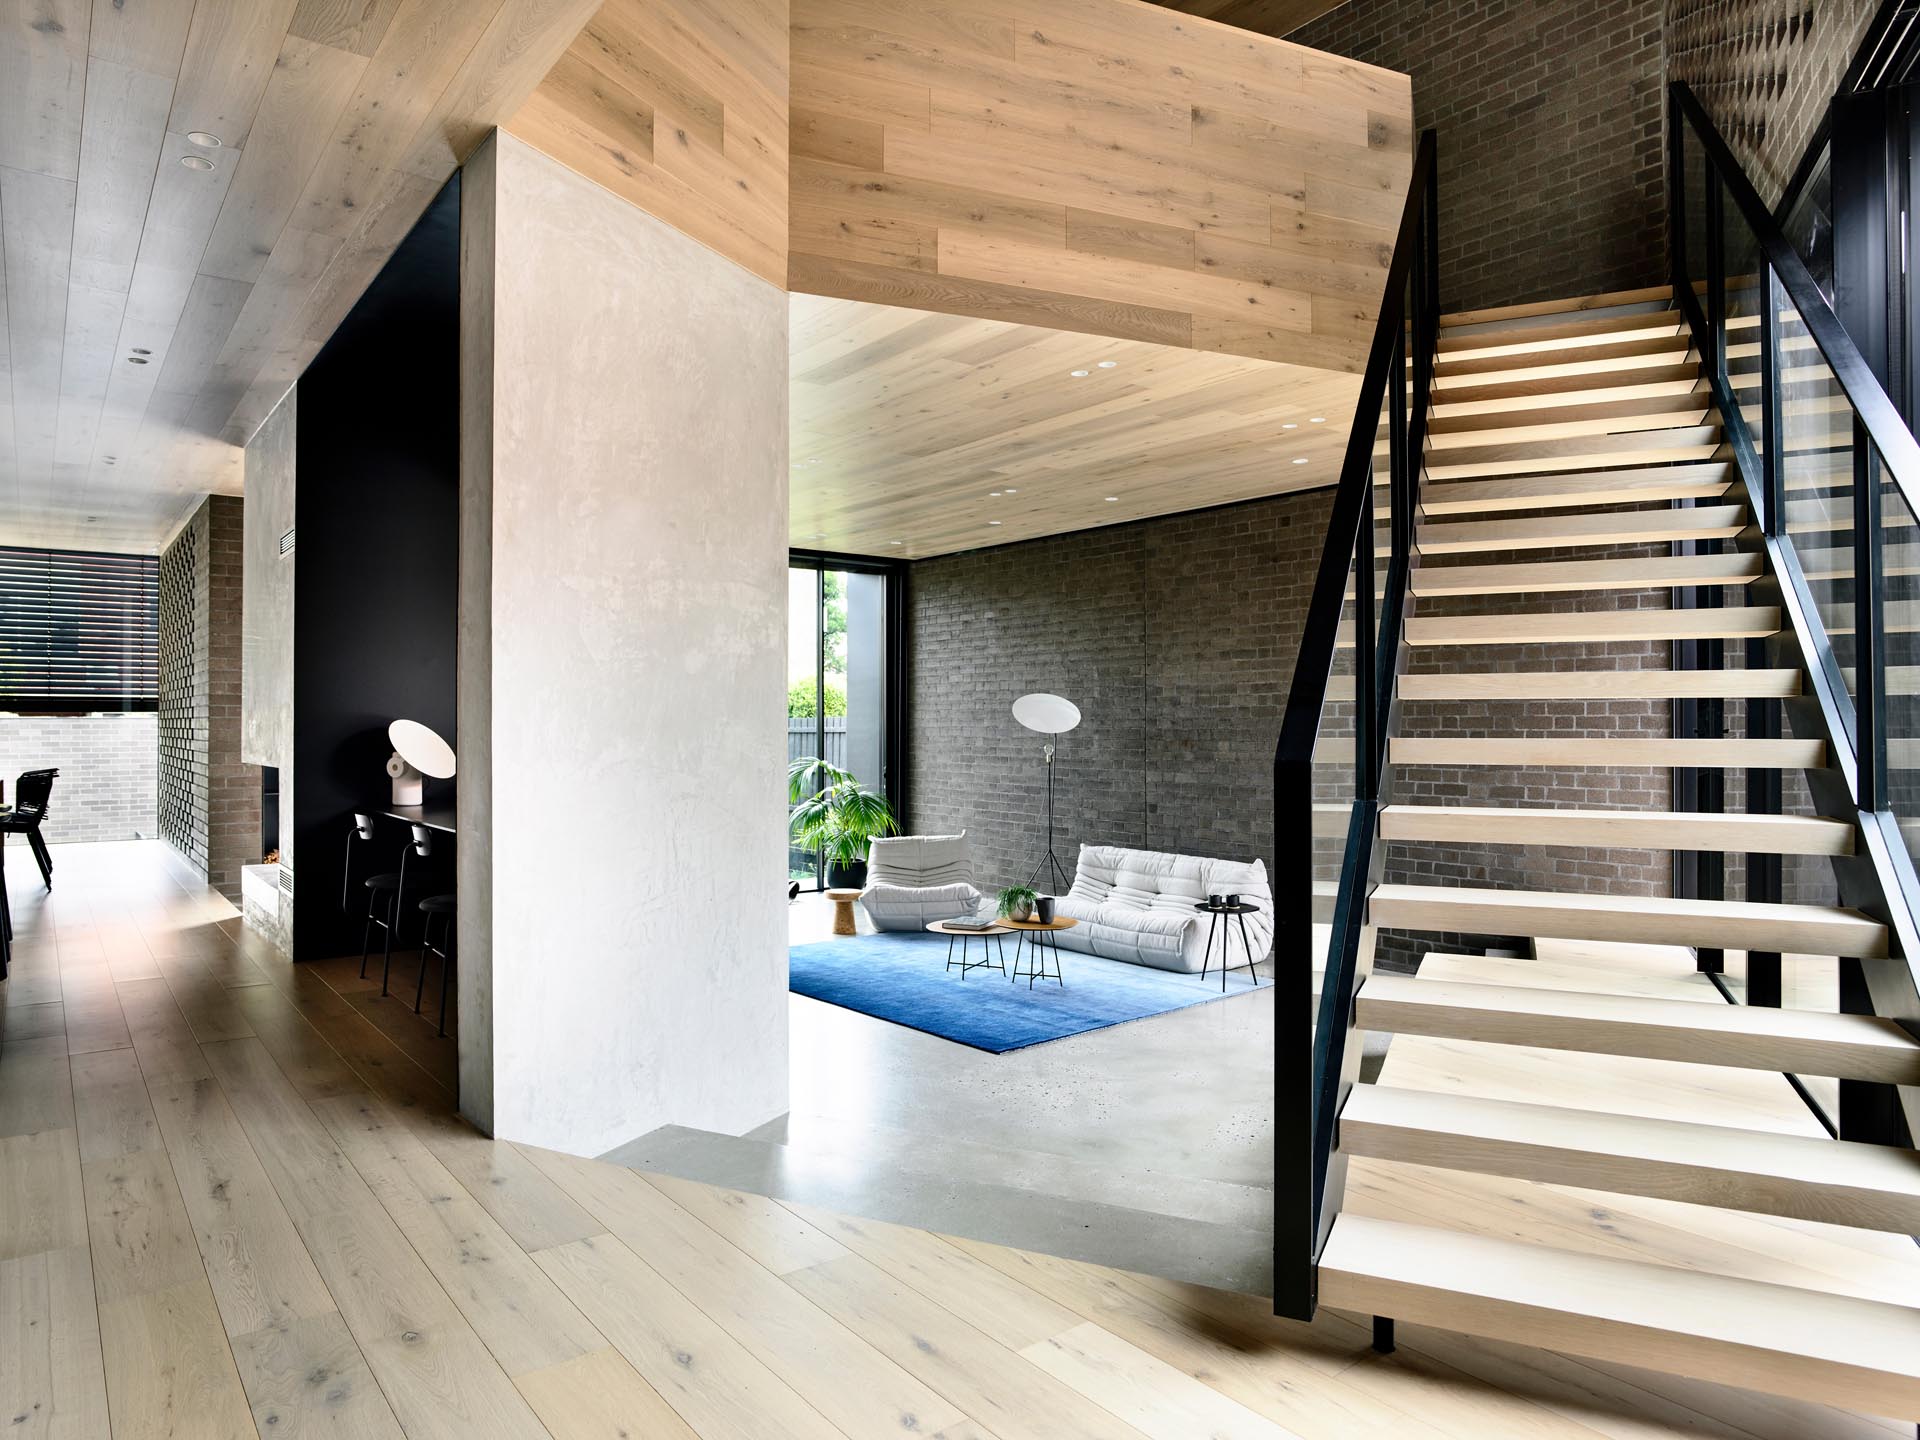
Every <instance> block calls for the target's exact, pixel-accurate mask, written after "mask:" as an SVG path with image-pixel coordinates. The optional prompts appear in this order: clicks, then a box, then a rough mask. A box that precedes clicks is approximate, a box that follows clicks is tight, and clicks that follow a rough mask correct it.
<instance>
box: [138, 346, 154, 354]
mask: <svg viewBox="0 0 1920 1440" xmlns="http://www.w3.org/2000/svg"><path fill="white" fill-rule="evenodd" d="M133 353H134V354H136V355H151V354H152V353H153V351H151V350H142V349H141V348H140V347H139V346H138V345H136V346H134V347H133Z"/></svg>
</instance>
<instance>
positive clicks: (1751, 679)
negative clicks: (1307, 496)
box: [1399, 567, 1920, 700]
mask: <svg viewBox="0 0 1920 1440" xmlns="http://www.w3.org/2000/svg"><path fill="white" fill-rule="evenodd" d="M1490 568H1493V567H1490ZM1414 573H1415V574H1416V575H1417V574H1418V573H1419V572H1418V571H1415V572H1414ZM1916 684H1920V677H1917V678H1916ZM1399 692H1400V698H1401V699H1402V700H1626V699H1657V700H1671V699H1686V698H1711V697H1715V696H1718V697H1721V698H1725V699H1733V698H1754V697H1760V698H1788V697H1791V696H1795V695H1798V694H1799V693H1800V672H1799V671H1798V670H1502V671H1492V672H1479V673H1473V672H1466V671H1455V672H1452V673H1435V674H1428V675H1402V676H1401V677H1400V680H1399Z"/></svg>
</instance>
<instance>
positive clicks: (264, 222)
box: [199, 35, 367, 281]
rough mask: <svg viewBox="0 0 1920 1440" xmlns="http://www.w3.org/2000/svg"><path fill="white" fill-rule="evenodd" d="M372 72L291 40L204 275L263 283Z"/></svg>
mask: <svg viewBox="0 0 1920 1440" xmlns="http://www.w3.org/2000/svg"><path fill="white" fill-rule="evenodd" d="M366 66H367V61H366V57H365V56H362V55H357V54H355V53H353V52H352V51H349V50H344V49H335V48H333V47H332V46H329V45H322V44H317V43H315V42H313V41H311V40H306V39H303V38H301V37H300V36H297V35H289V36H288V37H287V39H286V40H285V42H284V43H283V44H282V46H281V49H280V59H279V62H278V63H277V64H276V65H275V66H274V71H273V78H272V79H271V80H269V81H268V82H267V88H266V92H265V94H264V95H263V96H262V97H261V100H260V109H259V112H258V114H257V115H256V116H255V118H254V122H253V127H252V131H251V134H252V136H253V143H252V144H251V145H249V146H248V148H247V150H246V152H245V153H244V154H242V156H241V157H240V163H239V165H238V167H237V168H236V169H235V171H234V176H233V183H232V185H231V186H230V188H229V189H228V191H227V198H226V202H225V204H224V205H222V206H221V209H220V215H219V218H218V219H217V220H216V221H215V223H214V227H213V234H212V235H211V237H209V239H208V241H207V248H206V250H205V252H204V253H203V255H202V256H201V259H200V266H199V268H200V271H201V273H203V274H206V275H218V276H222V277H223V278H225V279H228V280H246V281H252V280H257V279H259V277H260V272H261V271H262V270H264V269H265V268H266V264H267V257H268V256H269V255H271V254H272V253H273V247H274V244H275V242H277V241H278V240H279V238H280V235H281V232H282V231H284V230H285V229H286V228H287V222H288V221H289V220H290V219H291V218H292V215H293V211H294V207H295V206H296V205H297V204H298V203H299V200H300V195H301V192H302V191H304V190H305V189H306V186H307V182H308V180H309V179H310V178H311V177H312V175H313V171H314V168H315V166H317V165H318V164H319V163H320V155H321V152H322V151H324V150H325V149H326V145H327V141H328V138H329V137H330V136H331V135H332V134H333V132H334V127H335V126H336V125H337V124H338V123H339V121H340V116H341V114H342V113H343V112H344V111H345V110H346V107H347V101H348V100H349V99H350V98H352V95H353V93H354V90H355V88H356V87H357V86H358V85H359V83H360V76H361V73H362V72H363V71H364V70H365V69H366Z"/></svg>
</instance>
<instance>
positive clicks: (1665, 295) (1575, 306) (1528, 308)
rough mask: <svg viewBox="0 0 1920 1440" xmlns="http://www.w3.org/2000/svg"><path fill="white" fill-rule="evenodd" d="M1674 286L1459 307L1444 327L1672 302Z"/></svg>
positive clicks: (1446, 318)
mask: <svg viewBox="0 0 1920 1440" xmlns="http://www.w3.org/2000/svg"><path fill="white" fill-rule="evenodd" d="M1672 300H1673V287H1672V286H1671V285H1648V286H1643V287H1640V288H1638V289H1632V290H1609V291H1606V292H1604V293H1602V294H1599V295H1580V296H1576V297H1574V298H1572V299H1567V300H1529V301H1527V302H1525V303H1523V304H1519V305H1495V306H1490V307H1488V308H1486V309H1482V310H1455V311H1453V312H1451V313H1450V314H1446V315H1442V316H1441V317H1440V325H1441V328H1442V329H1447V330H1452V329H1457V328H1460V327H1462V326H1467V325H1488V324H1494V323H1497V322H1499V321H1502V320H1527V319H1533V318H1535V317H1536V316H1541V315H1576V314H1580V313H1583V312H1586V311H1592V310H1611V309H1613V308H1614V307H1616V306H1621V305H1647V304H1670V303H1672Z"/></svg>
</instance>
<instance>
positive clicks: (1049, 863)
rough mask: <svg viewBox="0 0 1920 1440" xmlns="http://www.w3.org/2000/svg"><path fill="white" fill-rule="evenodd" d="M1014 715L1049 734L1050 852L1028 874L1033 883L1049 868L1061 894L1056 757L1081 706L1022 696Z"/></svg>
mask: <svg viewBox="0 0 1920 1440" xmlns="http://www.w3.org/2000/svg"><path fill="white" fill-rule="evenodd" d="M1013 718H1014V719H1015V720H1018V721H1019V722H1020V723H1021V724H1022V725H1024V726H1026V728H1027V729H1029V730H1032V731H1034V732H1035V733H1036V734H1040V735H1045V736H1046V737H1048V738H1047V743H1046V745H1045V746H1043V747H1042V748H1041V751H1040V754H1041V757H1042V758H1043V759H1044V760H1045V762H1046V766H1047V852H1046V854H1044V855H1042V856H1041V857H1040V859H1039V861H1038V862H1037V863H1036V864H1035V865H1034V867H1033V873H1032V874H1031V875H1029V876H1027V884H1028V885H1032V884H1033V882H1034V881H1035V880H1036V879H1038V878H1039V876H1040V872H1041V871H1042V870H1045V871H1046V872H1047V878H1048V879H1049V880H1050V881H1051V882H1052V884H1053V886H1054V893H1055V894H1059V893H1060V892H1062V891H1064V890H1065V889H1066V888H1067V885H1068V883H1069V882H1068V880H1067V872H1066V868H1065V867H1064V866H1063V865H1061V863H1060V859H1059V857H1058V856H1056V855H1055V854H1054V853H1053V770H1054V767H1053V758H1054V751H1055V750H1056V749H1057V748H1058V746H1059V743H1060V737H1061V736H1062V735H1064V734H1066V733H1067V731H1069V730H1071V729H1073V727H1074V726H1076V725H1078V724H1079V723H1080V707H1079V706H1077V705H1075V704H1074V703H1073V702H1072V701H1071V700H1065V699H1062V698H1061V697H1060V696H1058V695H1047V694H1033V695H1022V696H1021V697H1020V698H1019V699H1018V700H1016V701H1014V702H1013Z"/></svg>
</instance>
